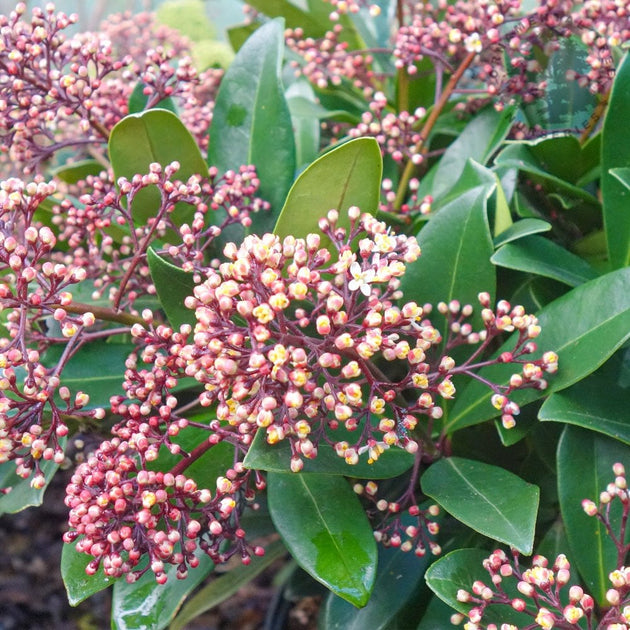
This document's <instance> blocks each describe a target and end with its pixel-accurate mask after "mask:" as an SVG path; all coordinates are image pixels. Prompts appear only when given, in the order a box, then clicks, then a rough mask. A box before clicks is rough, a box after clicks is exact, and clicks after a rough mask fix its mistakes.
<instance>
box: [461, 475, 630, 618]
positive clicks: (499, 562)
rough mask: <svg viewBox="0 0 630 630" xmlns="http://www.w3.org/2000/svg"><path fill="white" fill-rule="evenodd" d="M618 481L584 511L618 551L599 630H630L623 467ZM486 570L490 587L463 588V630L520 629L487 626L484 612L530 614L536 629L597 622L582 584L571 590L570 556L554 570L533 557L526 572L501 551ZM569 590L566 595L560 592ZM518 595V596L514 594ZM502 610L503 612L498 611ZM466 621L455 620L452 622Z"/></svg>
mask: <svg viewBox="0 0 630 630" xmlns="http://www.w3.org/2000/svg"><path fill="white" fill-rule="evenodd" d="M613 472H614V474H615V480H614V482H612V483H610V484H608V486H607V487H606V490H604V491H603V492H602V493H601V494H600V497H599V505H597V504H596V503H595V502H593V501H592V500H590V499H584V500H583V501H582V507H583V508H584V511H585V512H586V514H587V515H589V516H595V517H597V518H598V519H599V520H600V521H601V522H602V523H603V524H604V526H605V527H606V530H607V533H608V536H609V537H610V539H611V540H612V541H613V542H614V543H615V546H616V548H617V568H616V569H614V570H613V571H611V573H610V574H609V575H608V579H609V580H610V582H611V588H610V589H609V590H608V591H607V593H606V599H607V601H608V604H609V608H608V609H607V610H606V611H604V612H603V613H602V617H601V618H600V619H599V624H598V625H597V628H601V629H602V630H628V628H630V568H628V567H626V566H625V559H626V556H627V554H628V551H629V550H630V544H628V543H626V527H627V521H628V514H629V513H630V500H629V499H630V498H629V495H628V489H627V481H626V473H625V468H624V466H623V464H621V463H616V464H614V466H613ZM615 499H617V500H619V501H620V503H621V505H622V515H621V518H615V520H614V522H613V520H612V516H611V512H610V509H609V508H610V504H611V501H614V500H615ZM483 566H484V568H485V569H486V571H488V573H489V574H490V581H491V584H490V585H487V584H486V583H484V582H483V581H476V582H475V583H474V584H473V585H472V589H471V591H467V590H464V589H460V590H459V591H458V592H457V599H458V601H460V602H463V603H470V604H473V607H472V608H471V609H470V610H469V611H468V615H467V616H468V619H469V621H468V622H467V623H465V624H464V628H465V630H481V629H482V628H484V629H485V630H516V626H513V625H510V624H502V625H501V626H500V627H499V626H497V625H496V624H492V623H490V624H484V623H483V616H484V614H485V612H486V609H488V608H490V607H492V608H493V609H494V607H504V606H510V607H511V608H512V609H514V610H516V611H518V612H521V613H524V614H526V615H529V616H530V617H531V618H532V620H533V622H534V624H533V625H531V626H528V627H531V628H543V629H544V630H551V628H566V629H567V630H568V629H570V628H575V627H578V624H579V623H580V622H581V620H586V622H587V623H588V627H589V628H591V627H595V626H594V625H592V624H593V623H594V622H596V621H597V618H596V614H597V612H598V611H597V607H596V603H595V600H594V599H593V597H592V596H591V595H589V594H588V593H586V592H585V591H584V589H583V588H582V587H581V586H579V585H578V584H573V585H572V586H569V583H570V581H571V580H572V575H571V565H570V563H569V561H568V560H567V558H566V556H564V555H563V554H560V555H559V556H557V558H556V559H555V561H554V563H553V564H552V565H550V563H549V560H548V559H547V558H545V557H544V556H540V555H537V556H534V557H533V559H532V566H531V567H530V568H528V569H522V568H521V566H520V564H519V554H518V552H516V551H514V550H512V557H511V558H509V557H508V556H507V554H506V553H505V552H504V551H502V550H500V549H499V550H496V551H494V552H493V553H492V555H490V557H489V558H487V559H486V560H484V563H483ZM563 589H565V592H563V593H561V591H563ZM515 590H516V592H517V594H516V595H514V592H515ZM499 609H500V608H499ZM461 620H463V617H462V616H461V615H455V618H454V619H453V621H454V622H457V623H459V622H460V621H461Z"/></svg>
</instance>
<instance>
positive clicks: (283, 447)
mask: <svg viewBox="0 0 630 630" xmlns="http://www.w3.org/2000/svg"><path fill="white" fill-rule="evenodd" d="M291 455H292V453H291V445H290V444H289V443H288V441H286V440H283V441H282V442H279V443H278V444H274V445H273V446H272V445H271V444H268V443H267V440H266V435H265V432H264V431H258V432H257V433H256V436H255V437H254V441H253V442H252V445H251V446H250V447H249V450H248V451H247V454H246V455H245V459H244V460H243V465H244V466H245V467H246V468H251V469H253V470H267V471H273V472H280V473H290V472H291ZM368 458H369V455H368V453H367V452H366V453H363V454H362V455H360V456H359V463H358V464H356V465H354V466H350V465H348V464H347V463H346V461H345V459H343V458H342V457H339V455H337V453H336V452H335V449H334V448H333V447H332V446H329V445H328V444H326V443H325V442H323V441H322V442H320V444H319V446H318V448H317V457H316V458H315V459H304V469H303V470H302V472H303V473H321V474H325V475H345V476H346V477H356V478H359V479H388V478H391V477H397V476H398V475H402V474H403V473H404V472H406V471H407V470H409V469H410V468H411V467H412V466H413V461H414V457H413V455H411V454H410V453H407V451H405V450H403V449H401V448H390V449H388V450H386V451H385V452H384V453H383V454H382V455H381V456H380V457H379V458H378V460H376V462H374V463H373V464H368V461H367V460H368Z"/></svg>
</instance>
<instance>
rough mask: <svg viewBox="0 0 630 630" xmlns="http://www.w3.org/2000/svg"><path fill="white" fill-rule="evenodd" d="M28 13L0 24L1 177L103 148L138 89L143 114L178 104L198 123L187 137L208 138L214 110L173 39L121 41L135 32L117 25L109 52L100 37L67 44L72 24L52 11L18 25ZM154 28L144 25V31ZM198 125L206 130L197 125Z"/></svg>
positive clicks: (20, 8) (20, 10)
mask: <svg viewBox="0 0 630 630" xmlns="http://www.w3.org/2000/svg"><path fill="white" fill-rule="evenodd" d="M25 12H26V7H25V4H24V3H19V4H18V5H17V7H16V9H15V11H13V12H12V13H11V14H10V15H9V16H0V138H1V143H0V150H1V151H2V152H3V153H6V154H7V155H8V158H9V162H7V163H6V166H5V170H7V171H8V172H10V173H15V172H16V169H18V168H22V169H23V170H24V171H25V172H27V173H29V172H32V171H34V170H37V169H39V167H40V165H41V163H42V162H43V161H45V160H48V159H49V158H51V157H52V156H53V155H54V154H55V153H56V152H57V151H59V150H60V149H63V148H67V147H73V148H75V149H80V148H81V147H89V146H91V147H92V148H96V147H98V146H99V145H103V144H105V143H106V142H107V139H108V136H109V131H110V130H111V128H112V127H113V126H114V125H115V124H116V123H117V122H118V121H119V120H120V119H121V118H123V117H124V116H125V115H126V114H128V113H129V109H128V102H129V98H130V96H131V94H132V92H133V90H134V88H135V87H136V85H137V84H138V83H140V84H142V85H143V92H144V95H145V96H146V98H147V103H146V107H152V106H154V105H156V104H157V103H158V102H160V101H161V100H162V99H164V98H167V97H173V98H177V99H181V101H182V103H186V106H185V107H184V111H183V114H182V115H183V117H184V118H185V119H187V121H188V122H191V123H195V124H191V129H192V130H193V131H195V132H197V133H198V134H199V137H203V136H204V135H205V133H206V131H207V126H208V124H209V122H210V119H211V110H209V109H207V107H202V106H201V105H200V104H199V103H198V102H197V100H196V99H195V97H194V92H195V90H196V89H197V87H196V86H197V84H198V77H197V73H196V71H195V69H194V68H193V67H192V64H191V60H190V58H189V57H186V56H182V53H183V52H184V51H185V47H186V44H185V43H184V42H182V40H181V37H179V36H178V35H177V33H176V31H172V30H171V29H165V28H162V29H160V28H156V29H155V32H156V33H157V35H156V37H154V38H151V32H152V31H151V29H150V28H148V29H146V30H145V31H144V33H143V36H142V37H139V38H135V39H134V38H132V37H129V38H128V39H125V37H124V35H125V33H126V34H127V35H132V34H133V32H137V31H138V29H139V25H138V24H133V20H127V21H125V20H123V21H122V22H121V21H114V22H113V23H112V24H110V25H109V27H108V30H109V31H110V32H111V34H112V35H113V36H114V38H115V40H116V45H114V44H113V42H112V39H110V36H109V33H108V32H105V31H102V32H99V33H88V34H81V35H76V36H74V37H72V38H66V36H65V34H64V31H65V29H67V28H68V27H69V26H71V25H72V24H74V23H75V22H76V20H77V16H76V15H71V16H67V15H66V14H64V13H61V12H60V13H56V12H55V7H54V5H53V4H52V3H50V4H48V5H47V6H46V8H45V9H39V8H35V9H33V12H32V16H31V19H30V21H26V20H24V19H23V15H24V13H25ZM147 19H148V18H147V17H146V16H145V19H144V21H145V22H147ZM129 23H131V24H133V26H130V25H129ZM151 23H152V19H149V23H147V26H151V25H152V24H151ZM125 25H126V26H125ZM160 42H162V43H164V44H165V45H164V46H162V45H160ZM166 42H168V45H166ZM128 49H131V53H129V52H128ZM176 56H177V58H178V61H177V63H176V64H175V63H174V59H175V58H176ZM209 76H210V75H209ZM201 120H204V121H205V122H204V123H203V124H199V123H200V121H201Z"/></svg>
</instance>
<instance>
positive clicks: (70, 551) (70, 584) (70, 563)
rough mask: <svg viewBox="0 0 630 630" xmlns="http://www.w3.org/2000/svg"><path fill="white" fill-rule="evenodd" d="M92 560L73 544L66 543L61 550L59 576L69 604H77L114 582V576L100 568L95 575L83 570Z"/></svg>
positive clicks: (92, 558)
mask: <svg viewBox="0 0 630 630" xmlns="http://www.w3.org/2000/svg"><path fill="white" fill-rule="evenodd" d="M92 560H94V557H93V556H90V555H89V554H87V553H80V552H79V551H77V550H76V549H75V546H74V544H66V545H64V546H63V549H62V551H61V577H62V579H63V584H64V586H65V587H66V593H67V595H68V602H69V604H70V606H77V605H78V604H80V603H81V602H82V601H84V600H86V599H87V598H88V597H91V596H92V595H94V594H95V593H98V592H100V591H102V590H104V589H106V588H109V587H110V586H112V585H113V584H114V582H116V579H115V578H110V577H107V576H106V575H105V574H104V573H103V571H102V569H101V570H100V571H98V572H97V573H96V574H95V575H88V574H87V573H86V572H85V568H86V567H87V565H88V564H89V563H90V562H91V561H92Z"/></svg>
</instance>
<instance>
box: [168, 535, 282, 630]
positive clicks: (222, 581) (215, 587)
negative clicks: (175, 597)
mask: <svg viewBox="0 0 630 630" xmlns="http://www.w3.org/2000/svg"><path fill="white" fill-rule="evenodd" d="M285 553H286V549H285V548H284V545H283V544H282V543H281V542H280V541H279V540H276V541H274V542H272V543H271V544H269V545H268V546H267V548H266V549H265V555H264V556H263V557H262V558H259V557H254V558H252V561H251V563H250V564H249V565H247V566H246V565H244V564H241V565H238V566H236V567H233V568H232V569H230V570H229V571H227V572H226V573H225V574H224V575H222V576H221V577H217V578H215V579H213V580H212V581H211V582H210V584H208V585H207V586H204V587H203V588H202V589H201V590H200V591H199V592H198V593H197V594H196V595H195V596H194V597H192V598H191V599H190V601H188V602H187V603H186V605H185V606H184V607H183V608H182V610H181V611H180V613H179V615H177V617H175V619H174V620H173V623H172V624H171V625H170V626H169V630H182V629H183V628H185V627H186V624H187V623H189V622H190V621H192V620H193V619H195V617H198V616H199V615H201V614H202V613H204V612H206V611H207V610H210V609H211V608H214V607H215V606H218V605H219V604H220V603H221V602H224V601H225V600H226V599H228V598H229V597H231V596H232V595H234V593H236V591H238V590H239V589H240V588H241V587H243V586H245V585H246V584H248V583H249V582H251V581H252V580H253V579H254V578H255V577H256V576H257V575H259V574H260V573H262V572H263V571H264V570H265V569H266V568H267V567H268V566H269V565H270V564H272V563H273V562H275V561H276V560H277V559H278V558H280V557H282V556H283V555H284V554H285Z"/></svg>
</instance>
